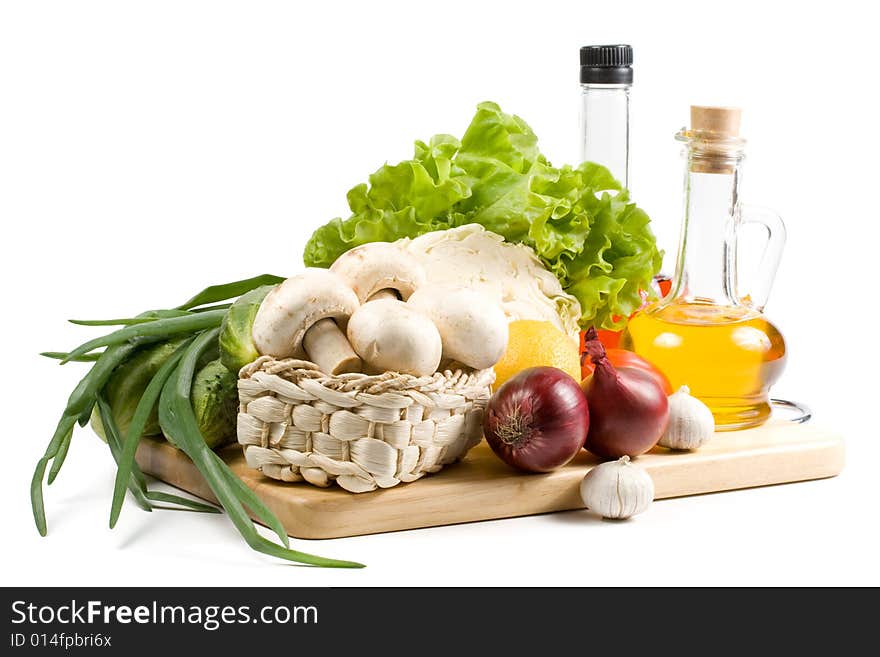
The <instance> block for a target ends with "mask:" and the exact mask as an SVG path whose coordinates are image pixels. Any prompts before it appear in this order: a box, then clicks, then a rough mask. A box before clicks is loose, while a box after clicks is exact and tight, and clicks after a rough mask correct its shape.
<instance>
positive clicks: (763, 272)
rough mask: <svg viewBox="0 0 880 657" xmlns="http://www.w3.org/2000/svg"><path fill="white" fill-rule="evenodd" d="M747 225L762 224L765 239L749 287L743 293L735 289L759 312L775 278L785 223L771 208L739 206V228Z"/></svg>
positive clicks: (744, 301)
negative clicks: (765, 233)
mask: <svg viewBox="0 0 880 657" xmlns="http://www.w3.org/2000/svg"><path fill="white" fill-rule="evenodd" d="M749 225H759V226H762V227H763V228H764V230H765V231H766V232H767V241H766V242H765V244H764V251H763V253H762V254H761V260H760V264H759V265H758V271H757V275H755V276H753V277H751V278H752V280H753V281H754V282H753V283H752V286H751V289H749V290H748V291H746V293H745V294H741V293H740V291H739V290H737V295H738V296H739V298H740V301H741V302H742V303H744V304H747V305H749V306H751V307H752V308H754V309H755V310H757V311H759V312H760V311H763V310H764V306H765V305H767V298H768V297H769V296H770V290H771V288H772V287H773V281H774V279H775V278H776V270H777V269H778V268H779V261H780V260H781V259H782V249H783V247H784V246H785V224H784V223H783V221H782V218H781V217H780V216H779V215H778V214H776V213H775V212H773V211H772V210H768V209H767V208H761V207H756V206H749V205H744V206H741V208H740V222H739V228H740V229H741V228H742V227H743V226H749ZM737 232H739V231H737Z"/></svg>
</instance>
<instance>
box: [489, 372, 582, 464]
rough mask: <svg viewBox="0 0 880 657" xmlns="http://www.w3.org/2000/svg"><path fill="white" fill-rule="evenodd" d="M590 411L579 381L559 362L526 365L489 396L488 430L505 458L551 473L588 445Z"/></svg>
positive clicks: (511, 461)
mask: <svg viewBox="0 0 880 657" xmlns="http://www.w3.org/2000/svg"><path fill="white" fill-rule="evenodd" d="M589 427H590V413H589V410H588V408H587V400H586V399H585V398H584V394H583V392H581V389H580V387H579V386H578V383H577V381H575V380H574V379H573V378H572V377H571V376H569V375H568V374H566V373H565V372H563V371H562V370H560V369H557V368H555V367H532V368H530V369H527V370H523V371H522V372H520V373H519V374H517V375H516V376H515V377H513V378H512V379H509V380H508V381H506V382H505V383H504V385H502V386H501V387H500V388H499V389H498V390H497V391H496V392H495V394H494V395H492V399H490V400H489V405H488V408H487V409H486V417H485V420H484V422H483V432H484V433H485V435H486V442H488V443H489V446H490V447H491V448H492V451H494V452H495V453H496V454H497V455H498V456H499V457H500V458H501V460H502V461H504V462H505V463H507V464H508V465H512V466H513V467H515V468H519V469H520V470H526V471H527V472H550V471H551V470H555V469H556V468H559V467H561V466H563V465H565V464H566V463H568V462H569V461H571V459H573V458H574V456H575V454H577V453H578V452H579V451H580V449H581V447H583V445H584V438H585V437H586V435H587V430H588V429H589Z"/></svg>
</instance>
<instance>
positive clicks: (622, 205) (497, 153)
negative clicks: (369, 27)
mask: <svg viewBox="0 0 880 657" xmlns="http://www.w3.org/2000/svg"><path fill="white" fill-rule="evenodd" d="M348 204H349V207H350V208H351V212H352V215H351V216H350V217H349V218H348V219H345V220H343V219H339V218H337V219H333V220H332V221H330V222H329V223H328V224H326V225H324V226H322V227H321V228H319V229H318V230H316V231H315V233H314V234H313V235H312V237H311V239H310V240H309V242H308V244H306V248H305V253H304V254H303V260H304V261H305V264H306V265H307V266H310V267H329V266H330V265H331V264H332V263H333V262H334V261H335V260H336V258H338V257H339V256H340V255H341V254H342V253H344V252H345V251H348V250H349V249H352V248H354V247H355V246H358V245H360V244H365V243H367V242H392V241H394V240H397V239H399V238H401V237H417V236H418V235H421V234H423V233H426V232H430V231H434V230H442V229H445V228H451V227H455V226H462V225H465V224H469V223H478V224H481V225H482V226H484V227H485V228H486V229H487V230H491V231H492V232H494V233H498V234H499V235H501V236H503V237H504V238H505V240H507V241H509V242H513V243H521V244H526V245H528V246H529V247H531V248H532V249H534V251H535V253H537V254H538V257H539V258H540V259H541V261H542V262H543V263H544V265H545V266H546V267H547V269H548V270H550V271H551V272H553V274H554V275H555V276H556V277H557V278H558V279H559V281H560V283H561V284H562V287H563V289H564V290H565V291H566V292H568V293H569V294H571V295H573V296H574V297H576V298H577V299H578V301H579V302H580V304H581V311H582V315H581V318H580V321H581V325H582V326H584V327H586V326H589V325H595V326H597V327H601V328H621V327H622V326H623V325H624V324H625V321H626V320H625V318H626V317H628V316H629V315H630V314H631V313H632V312H633V311H635V310H636V309H637V308H638V307H639V306H640V305H641V304H642V296H641V292H642V291H643V290H644V291H648V292H649V293H650V291H651V279H652V278H653V276H654V275H655V274H656V273H657V272H658V271H659V269H660V265H661V262H662V254H661V252H660V251H658V250H657V244H656V240H655V238H654V235H653V233H652V232H651V228H650V219H649V218H648V215H647V214H645V212H644V211H643V210H641V209H640V208H638V207H637V206H636V205H635V204H634V203H632V202H630V200H629V192H628V191H627V190H625V189H623V188H622V186H621V185H620V183H619V182H618V181H617V180H615V179H614V177H613V176H612V175H611V173H610V172H609V171H608V169H606V168H605V167H603V166H600V165H598V164H595V163H592V162H584V163H583V164H581V165H580V166H578V167H571V166H568V165H566V166H563V167H561V168H555V167H553V166H552V165H551V164H550V162H548V161H547V159H546V158H545V157H544V156H543V155H541V153H540V151H539V150H538V138H537V137H536V136H535V133H534V132H532V129H531V128H530V127H529V126H528V124H527V123H526V122H525V121H523V120H522V119H521V118H519V117H518V116H514V115H510V114H505V113H504V112H502V111H501V108H500V107H499V106H498V105H496V104H495V103H491V102H484V103H480V105H478V106H477V113H476V115H475V116H474V118H473V120H472V121H471V124H470V126H469V127H468V129H467V130H466V131H465V134H464V136H463V137H462V139H461V141H459V140H457V139H456V138H455V137H452V136H450V135H435V136H434V137H432V138H431V140H430V141H429V142H428V143H425V142H421V141H417V142H416V143H415V154H414V156H413V159H411V160H406V161H404V162H400V163H399V164H395V165H389V164H386V165H385V166H383V167H381V168H380V169H378V170H377V171H376V172H375V173H373V174H372V175H371V176H370V178H369V184H368V185H367V184H361V185H357V186H356V187H354V188H352V189H351V190H350V191H349V192H348Z"/></svg>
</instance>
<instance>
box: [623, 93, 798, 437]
mask: <svg viewBox="0 0 880 657" xmlns="http://www.w3.org/2000/svg"><path fill="white" fill-rule="evenodd" d="M739 122H740V111H739V110H738V109H732V108H717V107H697V106H694V107H691V129H690V130H687V129H682V130H681V131H680V132H679V133H678V134H677V135H676V139H677V140H679V141H681V142H683V143H684V144H685V146H686V150H685V157H686V160H687V165H686V169H685V189H684V221H683V223H682V231H681V240H680V244H679V250H678V259H677V264H676V271H675V276H674V278H673V282H672V287H671V289H670V292H669V294H668V295H667V296H666V297H664V298H663V299H662V300H661V301H660V302H658V303H657V304H655V305H654V306H652V307H650V308H648V309H646V310H645V311H643V312H642V313H640V314H639V315H637V316H636V317H634V318H633V319H632V320H631V321H630V323H629V325H628V326H627V329H626V331H625V332H624V334H623V336H622V338H621V345H622V346H623V347H625V348H627V349H631V350H633V351H635V352H637V353H638V354H640V355H642V356H643V357H644V358H646V359H647V360H649V361H651V362H653V363H654V364H655V365H657V367H659V368H660V369H661V370H662V371H663V372H664V373H665V374H666V375H667V376H668V377H669V379H670V381H671V383H672V384H673V386H674V387H675V388H678V386H681V385H687V386H689V387H690V389H691V394H693V395H695V396H697V397H698V398H699V399H701V400H702V401H703V402H705V403H706V404H707V405H708V406H709V408H710V409H711V410H712V414H713V415H714V417H715V424H716V428H717V429H718V430H719V431H725V430H734V429H744V428H748V427H754V426H758V425H760V424H762V423H763V422H764V421H766V420H767V418H768V417H769V416H770V403H769V402H770V400H769V394H768V393H769V389H770V386H772V385H773V383H775V382H776V380H777V379H778V378H779V376H780V374H781V373H782V370H783V368H784V366H785V356H786V354H785V342H784V340H783V337H782V334H781V333H780V332H779V329H778V328H776V326H774V325H773V324H772V323H771V322H770V321H769V320H768V319H767V318H766V317H765V316H764V314H763V309H764V305H765V304H766V302H767V296H768V294H769V292H770V288H771V286H772V283H773V278H774V277H775V275H776V269H777V267H778V265H779V259H780V256H781V254H782V247H783V245H784V243H785V227H784V225H783V223H782V220H781V219H780V218H779V217H778V216H777V215H775V214H773V213H772V212H770V211H768V210H763V209H758V208H743V206H742V205H741V203H740V198H739V184H740V180H741V177H742V162H743V151H744V147H745V140H743V139H741V138H740V137H739ZM744 224H760V225H761V226H763V227H764V229H765V230H766V234H767V242H766V247H765V249H764V252H763V256H762V258H761V264H760V266H759V267H758V269H757V275H756V276H754V277H753V278H754V279H755V280H756V283H755V284H754V285H753V289H751V290H750V291H749V292H748V293H747V294H743V293H742V292H741V291H740V290H739V281H738V275H737V250H738V247H737V243H738V239H737V238H738V236H739V235H740V233H741V227H742V226H743V225H744Z"/></svg>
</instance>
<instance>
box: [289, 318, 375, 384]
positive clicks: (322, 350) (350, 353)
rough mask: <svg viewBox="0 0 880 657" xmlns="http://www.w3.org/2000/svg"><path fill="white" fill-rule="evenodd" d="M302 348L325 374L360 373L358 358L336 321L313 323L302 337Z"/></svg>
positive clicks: (329, 319)
mask: <svg viewBox="0 0 880 657" xmlns="http://www.w3.org/2000/svg"><path fill="white" fill-rule="evenodd" d="M303 347H304V348H305V350H306V354H308V357H309V360H311V361H312V362H313V363H315V364H316V365H317V366H318V367H319V368H321V371H322V372H324V373H325V374H331V375H336V374H343V373H346V372H360V371H361V368H362V366H363V365H362V363H361V359H360V357H358V355H357V354H356V353H354V350H353V349H352V348H351V345H350V344H349V342H348V338H346V337H345V334H344V333H343V332H342V331H341V330H340V329H339V326H338V325H337V324H336V321H335V320H333V319H331V318H327V319H322V320H320V321H318V322H315V323H314V324H313V325H312V327H311V328H310V329H309V330H308V331H306V334H305V336H303Z"/></svg>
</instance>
